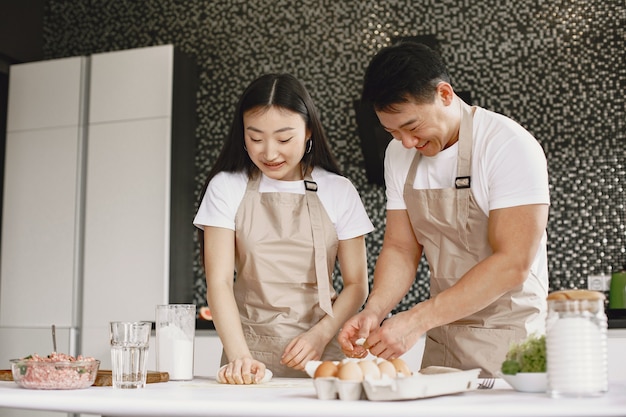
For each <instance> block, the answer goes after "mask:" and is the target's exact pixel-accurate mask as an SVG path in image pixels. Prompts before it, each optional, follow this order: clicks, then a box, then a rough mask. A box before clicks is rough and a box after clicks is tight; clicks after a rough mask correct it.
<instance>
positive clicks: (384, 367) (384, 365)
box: [378, 360, 398, 379]
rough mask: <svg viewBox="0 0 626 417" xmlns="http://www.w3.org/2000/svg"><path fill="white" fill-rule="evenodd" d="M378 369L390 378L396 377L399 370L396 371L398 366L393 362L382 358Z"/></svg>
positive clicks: (381, 373)
mask: <svg viewBox="0 0 626 417" xmlns="http://www.w3.org/2000/svg"><path fill="white" fill-rule="evenodd" d="M378 369H379V370H380V375H381V377H382V376H383V375H387V376H388V377H389V378H391V379H395V378H396V377H397V376H398V372H397V371H396V367H395V366H393V363H391V362H389V361H387V360H382V361H381V362H380V363H379V364H378Z"/></svg>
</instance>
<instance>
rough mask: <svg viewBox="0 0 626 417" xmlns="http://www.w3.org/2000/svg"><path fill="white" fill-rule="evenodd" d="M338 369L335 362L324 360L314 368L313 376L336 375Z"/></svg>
mask: <svg viewBox="0 0 626 417" xmlns="http://www.w3.org/2000/svg"><path fill="white" fill-rule="evenodd" d="M338 371H339V367H338V366H337V364H336V363H334V362H332V361H324V362H322V363H320V364H319V366H318V367H317V369H316V370H315V374H314V375H313V378H326V377H334V376H337V372H338Z"/></svg>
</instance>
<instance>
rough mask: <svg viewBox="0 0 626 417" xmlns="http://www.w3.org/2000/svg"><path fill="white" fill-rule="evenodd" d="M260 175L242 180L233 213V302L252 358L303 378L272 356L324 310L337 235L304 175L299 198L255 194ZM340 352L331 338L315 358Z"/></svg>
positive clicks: (328, 303) (329, 308)
mask: <svg viewBox="0 0 626 417" xmlns="http://www.w3.org/2000/svg"><path fill="white" fill-rule="evenodd" d="M260 178H261V175H260V174H257V175H254V176H253V178H251V179H250V180H249V181H248V186H247V188H246V192H245V194H244V197H243V200H242V202H241V204H240V206H239V209H238V210H237V214H236V217H235V247H236V254H235V267H236V270H237V276H236V278H235V284H234V292H235V300H236V302H237V306H238V308H239V316H240V318H241V324H242V326H243V332H244V335H245V338H246V342H247V344H248V348H249V349H250V353H251V354H252V356H253V357H254V358H255V359H257V360H259V361H261V362H263V363H264V364H265V365H266V366H267V368H268V369H270V370H271V371H272V373H273V374H274V376H277V377H288V378H294V377H306V376H307V375H306V374H305V373H304V372H302V371H296V370H294V369H292V368H289V367H287V366H284V365H281V364H280V357H281V355H282V354H283V351H284V349H285V346H287V344H288V343H289V342H290V341H291V340H292V339H293V338H294V337H295V336H297V335H299V334H301V333H303V332H305V331H307V330H309V329H310V328H311V327H313V325H315V324H316V323H317V322H318V321H319V320H320V319H321V318H322V317H324V315H325V314H327V312H328V313H330V314H332V301H333V300H334V299H335V298H336V293H335V290H334V288H333V286H332V281H331V278H332V273H333V270H334V267H335V259H336V256H337V246H338V238H337V233H336V231H335V227H334V225H333V223H332V221H331V220H330V218H329V217H328V214H327V213H326V211H325V210H324V208H323V206H322V204H321V202H320V200H319V198H318V196H317V193H316V191H317V184H315V183H314V182H312V180H311V178H310V176H307V177H306V178H305V186H306V187H305V188H306V191H305V194H304V195H303V194H293V193H277V192H273V193H260V192H259V184H260ZM316 272H317V273H316ZM342 357H344V355H343V354H342V353H341V349H340V347H339V344H338V343H337V341H336V339H334V338H333V341H332V342H331V343H329V344H328V345H327V346H326V350H325V351H324V354H323V356H322V359H332V360H336V359H340V358H342ZM225 363H227V360H226V357H225V355H224V354H222V365H223V364H225Z"/></svg>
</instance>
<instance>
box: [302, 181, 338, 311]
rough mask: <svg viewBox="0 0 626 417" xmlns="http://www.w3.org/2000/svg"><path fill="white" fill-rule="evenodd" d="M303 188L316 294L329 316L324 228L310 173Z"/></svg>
mask: <svg viewBox="0 0 626 417" xmlns="http://www.w3.org/2000/svg"><path fill="white" fill-rule="evenodd" d="M304 189H305V192H304V195H305V198H306V203H307V207H308V210H309V217H310V219H311V232H312V233H313V250H314V256H315V276H316V277H317V295H318V298H319V302H320V307H321V308H322V310H324V312H325V313H326V314H328V315H329V316H331V317H334V315H333V305H332V303H331V299H330V276H329V275H328V263H327V259H326V245H325V243H324V242H325V240H324V229H323V228H322V214H321V212H320V210H322V207H321V203H320V200H319V198H318V197H317V195H315V194H314V193H316V192H317V183H316V182H314V181H313V179H312V178H311V175H310V174H307V175H306V176H305V178H304Z"/></svg>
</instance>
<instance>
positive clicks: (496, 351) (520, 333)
mask: <svg viewBox="0 0 626 417" xmlns="http://www.w3.org/2000/svg"><path fill="white" fill-rule="evenodd" d="M472 117H473V109H472V108H471V107H470V106H468V105H466V104H465V103H461V127H460V132H459V143H458V166H457V175H458V176H457V178H456V184H455V188H448V189H428V190H415V189H414V188H413V183H414V180H415V175H416V170H417V164H418V161H419V159H420V156H421V155H420V153H419V152H418V153H417V154H416V155H415V158H414V159H413V162H412V164H411V167H410V169H409V173H408V175H407V179H406V182H405V185H404V199H405V201H406V205H407V210H408V214H409V218H410V220H411V224H412V226H413V231H414V233H415V236H416V237H417V240H418V242H419V243H420V244H421V245H422V246H423V247H424V254H425V256H426V259H427V261H428V264H429V267H430V294H431V297H434V296H436V295H437V294H439V293H440V292H442V291H443V290H445V289H447V288H449V287H451V286H452V285H454V284H455V283H456V282H457V281H458V280H459V279H460V278H461V277H462V276H463V275H464V274H465V273H466V272H467V271H468V270H469V269H471V268H472V267H473V266H474V265H476V264H477V263H478V262H480V261H481V260H483V259H485V258H486V257H487V256H489V255H490V254H491V253H492V251H491V247H490V246H489V243H488V241H487V224H488V217H487V216H485V214H484V213H483V212H482V211H481V209H480V207H479V206H478V204H477V203H476V201H475V200H474V196H473V194H472V192H471V189H470V174H471V154H472V141H473V138H472ZM527 281H529V283H528V285H524V286H520V287H518V288H516V289H514V290H512V291H510V292H509V293H507V294H505V295H503V296H502V297H501V298H500V299H498V300H497V301H495V302H494V303H493V304H491V305H489V306H488V307H486V308H484V309H483V310H481V311H479V312H477V313H474V314H472V315H470V316H468V317H465V318H463V319H461V320H458V321H456V322H454V323H451V324H449V325H445V326H441V327H437V328H434V329H431V330H430V331H428V333H427V337H426V347H425V350H424V356H423V359H422V367H426V366H431V365H439V366H449V367H454V368H460V369H473V368H482V369H483V372H481V376H482V377H486V376H490V375H493V374H494V373H495V372H496V371H498V370H499V369H500V366H501V364H502V361H503V360H504V358H505V355H506V353H507V351H508V349H509V347H510V344H511V343H512V342H513V341H519V340H521V339H524V338H525V337H526V336H527V333H528V332H527V327H526V326H527V324H529V323H530V322H532V321H533V320H540V319H541V317H542V316H541V311H540V309H539V307H540V306H541V303H540V302H539V300H538V296H537V293H536V292H535V291H534V290H533V287H534V286H536V285H537V284H536V282H538V281H537V279H536V276H534V275H532V274H531V277H529V279H528V280H527ZM531 281H532V282H531ZM450 308H451V309H454V308H455V306H453V305H451V306H450Z"/></svg>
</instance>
